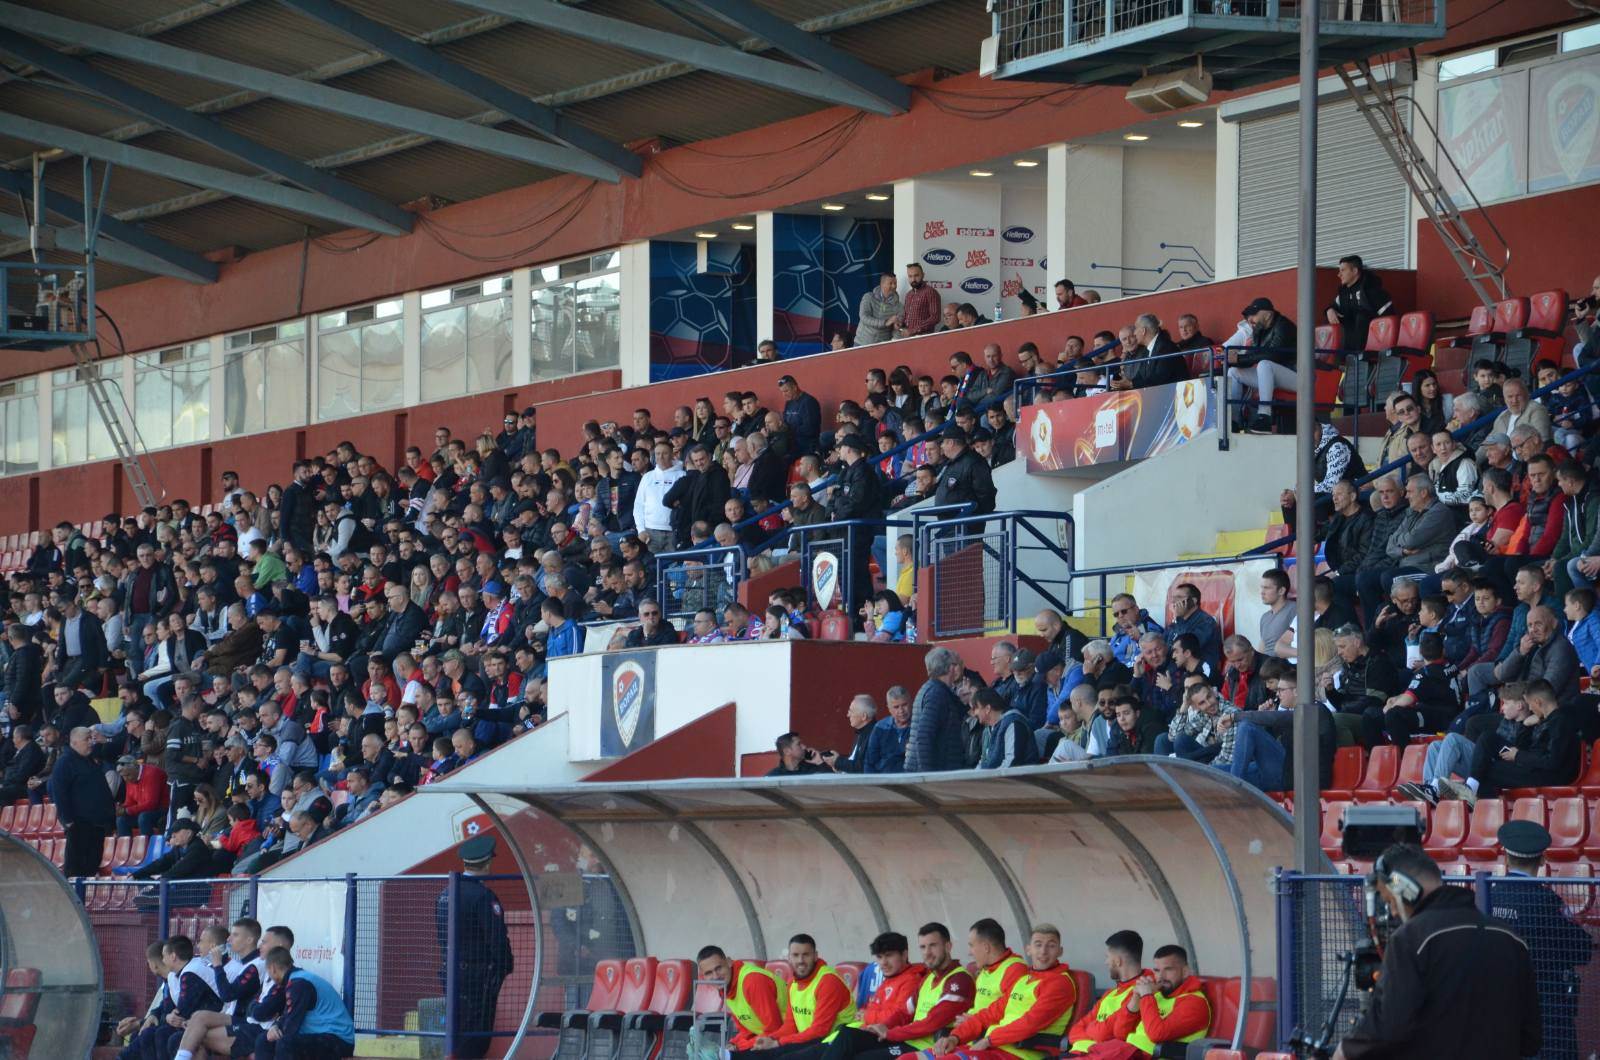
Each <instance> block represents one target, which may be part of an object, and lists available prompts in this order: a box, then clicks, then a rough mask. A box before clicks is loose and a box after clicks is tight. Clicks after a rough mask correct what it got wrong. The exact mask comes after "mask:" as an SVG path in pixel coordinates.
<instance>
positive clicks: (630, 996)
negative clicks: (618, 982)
mask: <svg viewBox="0 0 1600 1060" xmlns="http://www.w3.org/2000/svg"><path fill="white" fill-rule="evenodd" d="M658 963H659V962H658V961H657V960H656V959H655V958H654V957H629V958H628V959H627V960H626V961H625V962H623V965H622V992H621V993H620V994H618V995H617V1011H619V1012H643V1011H645V1010H646V1009H647V1008H648V1007H649V1005H650V995H651V993H652V992H653V991H654V990H655V987H656V966H657V964H658Z"/></svg>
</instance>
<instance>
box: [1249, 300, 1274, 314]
mask: <svg viewBox="0 0 1600 1060" xmlns="http://www.w3.org/2000/svg"><path fill="white" fill-rule="evenodd" d="M1272 308H1273V306H1272V299H1270V298H1257V299H1256V300H1255V301H1253V302H1251V303H1250V304H1249V305H1247V306H1245V307H1244V312H1243V313H1242V314H1241V315H1242V316H1247V317H1253V316H1255V315H1256V314H1257V313H1259V312H1261V311H1262V310H1263V309H1272ZM1274 312H1276V310H1274Z"/></svg>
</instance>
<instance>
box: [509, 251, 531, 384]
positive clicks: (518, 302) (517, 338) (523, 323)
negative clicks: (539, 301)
mask: <svg viewBox="0 0 1600 1060" xmlns="http://www.w3.org/2000/svg"><path fill="white" fill-rule="evenodd" d="M532 379H533V272H532V271H531V270H529V269H517V270H515V271H514V272H512V274H511V385H512V386H527V385H528V383H529V382H530V381H531V380H532Z"/></svg>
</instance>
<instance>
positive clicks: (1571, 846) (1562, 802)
mask: <svg viewBox="0 0 1600 1060" xmlns="http://www.w3.org/2000/svg"><path fill="white" fill-rule="evenodd" d="M1546 827H1548V828H1549V829H1550V849H1548V850H1546V851H1545V852H1544V856H1545V857H1546V858H1547V859H1549V860H1550V861H1576V860H1577V858H1578V856H1579V855H1580V854H1581V853H1582V852H1583V844H1584V842H1585V841H1587V840H1588V838H1589V807H1588V804H1587V803H1585V802H1584V800H1583V798H1582V796H1577V795H1573V796H1568V797H1566V798H1560V799H1556V800H1555V801H1554V802H1552V803H1551V804H1550V818H1549V823H1548V825H1547V826H1546Z"/></svg>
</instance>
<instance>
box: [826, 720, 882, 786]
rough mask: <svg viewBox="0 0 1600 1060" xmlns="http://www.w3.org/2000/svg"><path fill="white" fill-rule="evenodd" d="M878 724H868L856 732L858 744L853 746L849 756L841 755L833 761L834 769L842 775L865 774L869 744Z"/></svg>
mask: <svg viewBox="0 0 1600 1060" xmlns="http://www.w3.org/2000/svg"><path fill="white" fill-rule="evenodd" d="M875 725H876V722H875V721H874V722H868V723H867V724H866V725H864V726H862V727H861V728H859V729H857V730H856V742H855V743H854V744H852V745H851V747H850V753H849V754H848V755H840V756H839V757H838V758H836V759H834V761H833V768H834V769H836V770H838V771H839V772H841V773H861V772H864V770H865V767H866V764H867V744H868V743H870V742H871V741H872V730H873V728H874V726H875Z"/></svg>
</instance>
